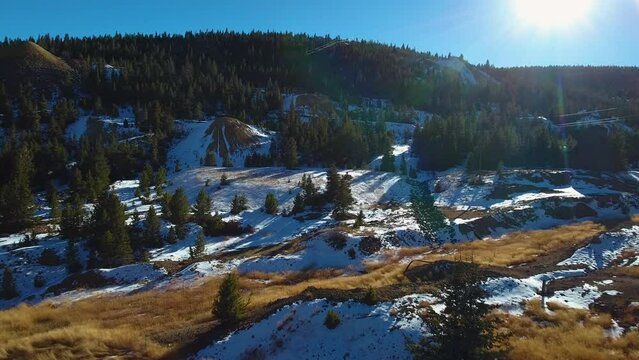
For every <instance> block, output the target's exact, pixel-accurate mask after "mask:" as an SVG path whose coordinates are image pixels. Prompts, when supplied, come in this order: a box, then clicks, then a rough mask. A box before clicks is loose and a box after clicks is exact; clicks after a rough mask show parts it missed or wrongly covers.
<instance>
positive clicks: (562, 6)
mask: <svg viewBox="0 0 639 360" xmlns="http://www.w3.org/2000/svg"><path fill="white" fill-rule="evenodd" d="M513 3H514V4H515V5H514V6H515V13H516V15H517V18H518V21H519V23H520V24H522V25H525V26H530V27H535V28H537V29H540V30H543V31H551V30H558V29H571V28H576V27H577V26H578V25H580V24H581V23H583V22H585V21H586V20H588V17H589V15H590V13H591V11H592V8H593V0H515V1H513Z"/></svg>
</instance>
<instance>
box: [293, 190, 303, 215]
mask: <svg viewBox="0 0 639 360" xmlns="http://www.w3.org/2000/svg"><path fill="white" fill-rule="evenodd" d="M304 206H305V204H304V196H302V194H297V195H295V199H294V200H293V209H291V213H293V214H297V213H300V212H302V211H304Z"/></svg>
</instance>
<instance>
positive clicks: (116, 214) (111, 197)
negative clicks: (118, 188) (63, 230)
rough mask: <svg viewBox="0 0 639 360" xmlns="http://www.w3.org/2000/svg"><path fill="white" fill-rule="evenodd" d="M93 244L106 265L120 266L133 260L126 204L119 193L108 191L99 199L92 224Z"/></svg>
mask: <svg viewBox="0 0 639 360" xmlns="http://www.w3.org/2000/svg"><path fill="white" fill-rule="evenodd" d="M91 229H92V232H93V234H94V236H93V239H92V245H93V246H94V247H95V249H97V251H98V253H99V255H100V260H101V261H102V263H103V265H104V266H107V267H112V266H120V265H124V264H129V263H131V262H133V250H132V248H131V241H130V239H129V234H128V229H127V225H126V214H125V208H124V205H122V203H121V202H120V199H119V198H118V196H117V195H115V194H114V193H112V192H108V193H106V194H104V195H102V196H100V198H99V199H98V203H97V204H96V207H95V210H94V212H93V219H92V225H91Z"/></svg>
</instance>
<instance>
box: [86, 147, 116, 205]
mask: <svg viewBox="0 0 639 360" xmlns="http://www.w3.org/2000/svg"><path fill="white" fill-rule="evenodd" d="M90 174H91V175H93V186H92V189H93V194H94V195H99V194H102V193H104V192H105V191H107V190H108V189H109V184H111V181H110V176H111V169H110V167H109V162H108V160H107V158H106V156H105V155H104V151H102V150H98V151H96V153H95V155H94V157H93V165H92V171H91V172H90Z"/></svg>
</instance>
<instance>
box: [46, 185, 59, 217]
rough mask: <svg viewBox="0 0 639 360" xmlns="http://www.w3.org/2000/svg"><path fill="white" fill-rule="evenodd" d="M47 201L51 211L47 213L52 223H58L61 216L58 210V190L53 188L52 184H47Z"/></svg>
mask: <svg viewBox="0 0 639 360" xmlns="http://www.w3.org/2000/svg"><path fill="white" fill-rule="evenodd" d="M47 201H48V202H49V207H50V208H51V211H50V212H49V215H50V216H51V220H52V221H53V222H58V221H60V217H61V216H62V212H61V210H60V198H59V196H58V190H57V189H56V188H55V185H53V183H49V186H48V187H47Z"/></svg>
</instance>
